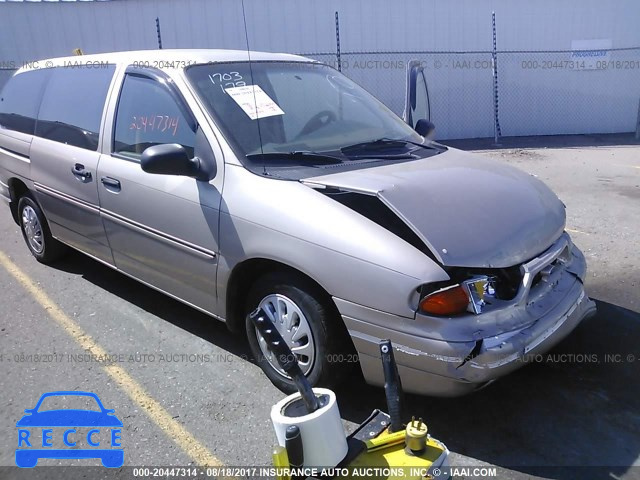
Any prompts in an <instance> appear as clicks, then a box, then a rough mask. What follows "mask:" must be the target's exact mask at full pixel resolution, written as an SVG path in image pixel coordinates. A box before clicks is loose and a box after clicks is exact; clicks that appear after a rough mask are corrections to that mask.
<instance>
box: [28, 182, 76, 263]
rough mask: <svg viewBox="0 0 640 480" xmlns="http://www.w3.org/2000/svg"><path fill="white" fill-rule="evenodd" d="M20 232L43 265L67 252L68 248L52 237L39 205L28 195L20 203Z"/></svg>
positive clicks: (32, 252)
mask: <svg viewBox="0 0 640 480" xmlns="http://www.w3.org/2000/svg"><path fill="white" fill-rule="evenodd" d="M18 218H19V220H20V230H22V236H23V237H24V241H25V242H26V244H27V247H29V251H30V252H31V254H32V255H33V256H34V257H36V259H37V260H38V261H39V262H41V263H45V264H48V263H51V262H53V261H55V260H57V259H58V258H60V257H61V256H62V255H64V254H65V253H66V252H67V247H66V246H65V245H64V244H62V243H60V242H59V241H58V240H56V239H55V238H53V237H52V236H51V231H50V230H49V225H48V224H47V220H46V219H45V218H44V214H43V213H42V210H41V209H40V207H39V206H38V204H37V203H36V202H35V201H34V200H33V198H31V197H30V196H28V195H25V196H23V197H21V198H20V201H19V202H18Z"/></svg>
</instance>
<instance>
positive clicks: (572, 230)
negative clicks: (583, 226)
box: [565, 228, 589, 235]
mask: <svg viewBox="0 0 640 480" xmlns="http://www.w3.org/2000/svg"><path fill="white" fill-rule="evenodd" d="M565 230H566V231H567V232H571V233H581V234H582V235H589V234H588V233H587V232H581V231H580V230H574V229H572V228H565Z"/></svg>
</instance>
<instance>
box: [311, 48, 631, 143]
mask: <svg viewBox="0 0 640 480" xmlns="http://www.w3.org/2000/svg"><path fill="white" fill-rule="evenodd" d="M493 54H494V52H491V51H479V52H347V53H342V54H341V55H340V64H341V70H342V73H344V74H345V75H346V76H348V77H349V78H351V79H352V80H354V81H355V82H357V83H359V84H360V85H362V86H363V87H364V88H366V89H367V90H368V91H369V92H371V93H372V94H373V95H375V96H376V97H378V98H379V99H380V100H382V102H384V103H385V104H386V105H387V106H388V107H389V108H390V109H391V110H393V111H394V112H395V113H396V114H398V115H402V113H403V111H404V106H405V96H406V81H407V65H408V63H409V62H410V61H412V60H417V61H419V62H420V64H421V66H423V68H424V75H425V78H426V81H427V84H428V91H429V103H430V110H431V121H432V122H433V123H434V124H435V125H436V131H437V137H438V138H440V139H454V138H456V139H457V138H479V137H493V136H494V134H495V131H496V112H497V118H498V124H499V127H500V129H499V132H500V134H501V135H502V136H521V135H557V134H588V133H620V132H633V131H636V128H637V122H638V112H639V102H640V47H639V48H625V49H610V50H606V51H595V52H593V51H592V52H588V51H571V50H566V51H565V50H563V51H497V52H495V58H496V62H495V69H494V62H493ZM302 55H304V56H307V57H310V58H314V59H316V60H319V61H321V62H324V63H327V64H329V65H332V66H334V67H337V65H338V60H337V55H336V54H335V53H319V54H318V53H315V54H313V53H312V54H302ZM494 72H495V75H497V82H496V85H497V88H495V87H494V81H493V80H494Z"/></svg>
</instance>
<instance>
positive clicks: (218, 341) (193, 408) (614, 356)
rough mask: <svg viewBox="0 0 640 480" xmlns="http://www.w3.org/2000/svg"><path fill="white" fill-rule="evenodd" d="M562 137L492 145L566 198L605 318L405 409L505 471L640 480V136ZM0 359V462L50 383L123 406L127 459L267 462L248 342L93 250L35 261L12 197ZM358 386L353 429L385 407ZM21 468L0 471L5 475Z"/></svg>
mask: <svg viewBox="0 0 640 480" xmlns="http://www.w3.org/2000/svg"><path fill="white" fill-rule="evenodd" d="M557 147H558V145H554V146H553V148H551V147H550V148H531V146H530V145H527V148H518V147H513V148H512V147H511V146H509V147H508V148H502V149H499V150H495V149H492V150H487V151H482V152H481V153H480V154H482V155H490V156H494V157H497V158H498V159H501V160H503V161H505V162H507V163H511V164H513V165H515V166H517V167H519V168H521V169H523V170H525V171H528V172H530V173H532V174H534V175H537V176H538V177H539V178H541V179H542V180H544V181H545V182H547V183H548V184H549V185H550V186H551V187H552V189H553V190H554V191H556V192H557V193H558V195H559V196H560V198H561V199H562V200H563V201H564V203H565V204H566V205H567V213H568V220H567V229H568V231H569V232H570V234H571V235H572V238H573V240H574V242H575V243H576V244H577V245H578V246H579V247H580V248H581V249H582V250H583V251H584V253H585V255H586V258H587V262H588V266H589V272H588V277H587V281H586V288H587V293H588V294H589V296H591V297H592V298H594V299H596V301H597V304H598V314H597V316H595V317H593V318H592V319H589V320H588V321H585V322H583V323H582V324H581V325H580V326H579V327H578V328H577V329H576V330H575V331H574V332H573V333H572V334H571V335H570V336H569V337H568V338H567V339H566V340H565V341H563V342H562V343H561V344H559V345H558V346H557V347H556V348H554V350H553V351H551V352H550V353H549V354H548V355H544V356H543V357H542V358H540V359H539V361H536V362H534V363H533V364H532V365H529V366H527V367H525V368H523V369H521V370H519V371H517V372H516V373H514V374H511V375H509V376H507V377H505V378H503V379H501V380H500V381H498V382H496V383H494V384H492V385H490V386H489V387H487V388H486V389H484V390H482V391H480V392H477V393H475V394H473V395H469V396H466V397H462V398H457V399H434V398H425V397H416V396H409V397H408V402H407V411H408V412H411V414H414V415H416V417H418V416H422V417H423V418H424V419H425V420H426V422H427V424H428V425H429V430H430V432H431V433H432V435H434V436H435V437H437V438H439V439H440V440H442V441H444V442H445V443H446V444H447V445H448V447H449V448H450V449H451V450H452V452H454V455H453V456H452V463H454V464H456V465H458V466H463V465H471V466H473V465H497V466H499V467H501V470H500V476H499V478H514V479H516V478H518V479H519V478H531V477H532V476H535V477H539V478H555V479H558V480H565V479H566V480H568V479H570V478H623V479H634V478H640V401H639V400H638V397H639V395H638V394H639V391H640V383H639V382H638V373H639V371H640V369H639V367H640V346H639V342H638V339H640V295H638V292H639V289H640V259H639V257H638V253H639V252H638V246H639V245H640V242H638V238H639V234H640V208H639V207H640V186H639V184H640V146H638V145H634V144H631V145H623V146H619V145H602V146H589V145H578V146H574V145H572V146H570V147H567V148H557ZM1 207H4V206H1ZM100 354H106V355H107V356H108V358H99V357H100V356H101V355H100ZM0 361H1V364H2V370H3V375H0V432H3V434H2V435H1V436H0V445H1V446H2V448H1V449H0V466H11V465H14V452H15V448H16V425H15V424H16V422H17V421H18V420H19V419H20V418H21V417H22V415H23V411H24V409H27V408H32V407H33V406H34V404H35V402H36V401H37V400H38V398H39V397H40V395H41V394H42V393H44V392H48V391H54V390H84V391H91V392H96V393H97V394H98V395H99V396H100V399H101V400H102V402H103V403H104V405H105V407H106V408H111V409H114V410H115V413H116V415H117V416H118V418H120V419H121V420H122V423H123V433H122V437H123V443H124V445H125V465H126V466H146V467H152V466H171V465H173V466H189V465H198V464H202V463H207V464H209V465H211V464H219V465H226V466H264V465H269V464H270V453H271V448H272V446H273V445H274V444H275V436H274V434H273V431H272V428H271V422H270V419H269V410H270V407H271V405H272V404H274V403H275V402H277V401H278V400H279V399H281V398H282V396H283V394H282V393H281V392H280V391H278V390H277V389H276V388H275V387H273V386H272V385H271V383H270V382H269V381H268V380H267V378H266V377H265V376H264V375H263V374H262V372H261V370H260V369H259V368H258V367H257V366H256V365H254V364H253V363H251V361H250V360H249V350H248V348H247V346H246V345H245V343H244V341H243V340H242V338H240V337H237V336H234V335H232V334H231V333H229V332H228V331H227V329H226V327H225V326H224V325H223V324H222V323H219V322H218V321H216V320H214V319H212V318H210V317H208V316H206V315H204V314H201V313H199V312H197V311H195V310H193V309H190V308H189V307H186V306H184V305H182V304H180V303H179V302H177V301H174V300H172V299H170V298H168V297H166V296H164V295H162V294H160V293H158V292H155V291H154V290H152V289H150V288H147V287H145V286H143V285H141V284H139V283H137V282H135V281H134V280H131V279H129V278H127V277H125V276H123V275H121V274H119V273H117V272H115V271H112V270H110V269H109V268H107V267H105V266H103V265H101V264H99V263H97V262H95V261H93V260H91V259H89V258H88V257H86V256H84V255H82V254H79V253H72V254H70V255H69V256H68V257H66V258H65V259H63V260H61V261H60V262H58V263H57V264H56V265H55V266H51V267H47V266H44V265H41V264H39V263H37V262H36V261H35V260H34V259H33V258H32V257H31V255H30V254H29V252H28V250H27V248H26V246H25V245H24V244H23V239H22V236H21V235H20V232H19V229H18V227H17V225H15V223H14V222H13V220H12V219H11V217H10V214H9V210H8V208H0ZM347 383H348V385H346V386H344V387H343V388H341V389H339V390H338V391H337V394H338V399H339V404H340V409H341V413H342V417H343V420H344V423H345V427H346V428H347V430H350V429H353V428H354V427H355V425H356V424H358V423H359V422H361V421H363V420H364V419H365V418H366V417H367V415H368V414H369V413H370V412H371V410H372V409H373V408H376V407H379V408H384V407H385V404H384V395H383V392H382V390H380V389H377V388H373V387H369V386H367V385H365V384H364V383H363V381H362V380H361V379H360V378H359V377H358V376H357V375H355V376H354V378H353V379H351V381H349V382H347ZM63 463H65V461H58V460H41V462H40V463H39V465H40V464H42V465H57V464H63ZM66 463H68V462H66ZM82 465H96V466H98V465H100V463H99V461H96V460H83V461H82ZM547 467H554V468H547ZM596 467H600V468H596ZM38 468H40V467H37V468H36V469H34V470H33V472H36V471H37V470H38ZM52 472H57V473H55V474H54V473H52V474H50V475H49V478H54V477H59V478H63V475H62V474H61V473H60V472H61V471H59V470H53V471H52ZM16 475H18V474H17V473H16V472H15V470H13V469H7V468H4V469H3V468H2V467H0V477H4V478H9V477H12V476H16ZM462 476H464V475H462ZM23 478H26V477H23Z"/></svg>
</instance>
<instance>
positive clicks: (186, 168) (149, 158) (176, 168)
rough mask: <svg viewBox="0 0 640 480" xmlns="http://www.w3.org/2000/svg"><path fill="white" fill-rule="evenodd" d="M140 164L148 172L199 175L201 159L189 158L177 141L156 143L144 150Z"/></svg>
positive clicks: (188, 175)
mask: <svg viewBox="0 0 640 480" xmlns="http://www.w3.org/2000/svg"><path fill="white" fill-rule="evenodd" d="M140 166H141V167H142V170H144V171H145V172H147V173H157V174H160V175H183V176H185V177H198V176H199V173H200V160H199V159H198V158H197V157H195V158H189V155H188V154H187V151H186V150H185V149H184V147H183V146H182V145H179V144H177V143H166V144H162V145H154V146H153V147H149V148H147V149H145V151H144V152H142V155H141V156H140Z"/></svg>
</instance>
